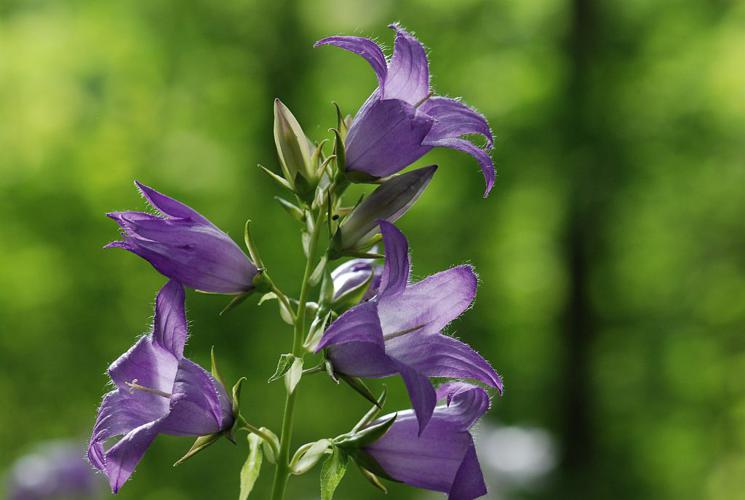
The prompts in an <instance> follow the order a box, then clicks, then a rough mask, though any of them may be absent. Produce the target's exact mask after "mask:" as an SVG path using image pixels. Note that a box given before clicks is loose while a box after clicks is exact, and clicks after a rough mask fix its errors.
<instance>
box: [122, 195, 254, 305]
mask: <svg viewBox="0 0 745 500" xmlns="http://www.w3.org/2000/svg"><path fill="white" fill-rule="evenodd" d="M135 184H136V185H137V188H138V189H139V190H140V192H141V193H142V195H143V196H144V197H145V199H146V200H147V201H148V202H149V203H150V204H151V205H152V206H153V208H155V209H156V210H158V211H159V212H160V213H161V214H162V215H161V216H157V215H153V214H149V213H146V212H113V213H109V214H107V215H108V216H109V217H111V218H112V219H114V220H115V221H116V222H117V223H118V224H119V226H120V227H121V229H122V237H123V240H121V241H115V242H113V243H109V244H108V245H107V248H109V247H116V248H124V249H125V250H129V251H130V252H132V253H134V254H137V255H139V256H140V257H142V258H143V259H145V260H147V261H148V262H150V264H152V265H153V267H154V268H155V269H156V270H157V271H158V272H160V273H161V274H163V275H165V276H167V277H169V278H172V279H175V280H176V281H179V282H180V283H182V284H183V285H184V286H187V287H189V288H194V289H196V290H200V291H204V292H212V293H224V294H241V293H246V292H249V291H251V290H252V289H253V287H254V285H253V279H254V277H255V276H256V274H257V272H258V270H257V269H256V266H255V265H254V264H253V263H252V262H251V261H250V260H249V259H248V257H246V254H244V253H243V251H241V249H240V247H239V246H238V245H237V244H236V243H235V242H234V241H233V240H231V239H230V237H229V236H228V235H227V234H225V233H224V232H222V231H221V230H220V229H218V228H217V226H215V225H214V224H212V223H211V222H210V221H209V220H207V219H206V218H205V217H203V216H202V215H200V214H199V213H198V212H196V211H195V210H193V209H192V208H190V207H188V206H186V205H184V204H183V203H181V202H179V201H176V200H174V199H173V198H170V197H168V196H166V195H164V194H161V193H159V192H158V191H156V190H154V189H152V188H150V187H148V186H145V185H144V184H141V183H139V182H135Z"/></svg>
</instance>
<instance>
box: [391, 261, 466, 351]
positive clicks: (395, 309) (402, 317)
mask: <svg viewBox="0 0 745 500" xmlns="http://www.w3.org/2000/svg"><path fill="white" fill-rule="evenodd" d="M476 285H477V280H476V274H475V273H474V272H473V268H471V266H468V265H462V266H457V267H454V268H452V269H448V270H447V271H442V272H439V273H437V274H433V275H432V276H429V277H428V278H426V279H424V280H422V281H420V282H418V283H414V284H412V285H409V286H407V287H406V290H404V292H403V293H402V294H400V295H398V296H395V297H384V296H382V297H381V298H380V302H379V304H378V312H379V314H380V320H381V324H382V325H383V334H384V336H386V337H390V336H391V335H397V334H399V333H400V332H407V331H410V332H411V333H408V334H407V335H405V336H409V335H428V334H434V333H438V332H439V331H440V330H442V329H443V328H444V327H445V326H446V325H447V324H448V323H450V322H451V321H453V320H454V319H455V318H457V317H458V316H460V315H461V314H462V313H463V311H465V310H466V309H468V307H469V306H470V305H471V303H472V302H473V299H474V297H475V296H476Z"/></svg>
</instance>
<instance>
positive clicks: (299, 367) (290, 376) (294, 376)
mask: <svg viewBox="0 0 745 500" xmlns="http://www.w3.org/2000/svg"><path fill="white" fill-rule="evenodd" d="M302 376H303V358H295V359H294V360H293V362H292V366H291V367H290V369H289V370H287V373H285V388H286V389H287V393H288V394H292V393H293V392H295V386H297V384H298V382H300V378H301V377H302Z"/></svg>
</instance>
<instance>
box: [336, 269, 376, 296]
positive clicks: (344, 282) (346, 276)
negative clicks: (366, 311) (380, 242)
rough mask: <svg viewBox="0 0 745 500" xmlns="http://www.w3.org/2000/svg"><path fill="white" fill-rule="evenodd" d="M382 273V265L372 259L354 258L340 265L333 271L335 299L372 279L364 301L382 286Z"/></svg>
mask: <svg viewBox="0 0 745 500" xmlns="http://www.w3.org/2000/svg"><path fill="white" fill-rule="evenodd" d="M380 273H381V266H379V265H378V264H376V263H375V262H374V261H373V260H372V259H352V260H349V261H347V262H345V263H344V264H342V265H340V266H338V267H337V268H336V269H334V270H333V271H332V272H331V279H332V280H333V282H334V300H337V299H338V298H339V297H342V296H343V295H344V294H345V293H347V292H348V291H350V290H354V289H356V288H357V287H359V286H361V285H362V284H364V283H366V282H367V281H368V280H370V284H369V286H368V288H367V291H366V292H365V295H364V296H363V297H362V301H363V302H364V301H367V300H369V299H371V298H372V297H374V296H375V294H376V293H377V292H378V288H380ZM371 276H372V278H371Z"/></svg>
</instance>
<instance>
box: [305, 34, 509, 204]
mask: <svg viewBox="0 0 745 500" xmlns="http://www.w3.org/2000/svg"><path fill="white" fill-rule="evenodd" d="M390 27H391V28H393V29H394V30H395V31H396V41H395V45H394V48H393V55H392V57H391V58H390V60H387V59H386V57H385V55H384V54H383V51H382V50H381V48H380V46H379V45H378V44H377V43H375V42H374V41H372V40H370V39H369V38H362V37H356V36H332V37H328V38H324V39H322V40H319V41H318V42H316V46H319V45H335V46H337V47H340V48H342V49H345V50H348V51H350V52H353V53H355V54H358V55H360V56H362V57H363V58H364V59H365V60H366V61H367V62H368V63H369V64H370V66H372V69H373V71H374V72H375V75H376V76H377V78H378V87H377V89H376V90H375V91H374V92H373V93H372V95H371V96H370V97H369V98H368V99H367V101H366V102H365V103H364V104H363V105H362V107H361V108H360V110H359V111H358V112H357V115H356V116H355V118H354V120H353V122H352V125H351V127H350V129H349V133H348V135H347V137H346V141H345V145H346V169H347V171H348V172H349V173H357V174H358V176H359V177H360V178H361V179H364V178H365V177H367V178H378V177H385V176H388V175H391V174H393V173H395V172H398V171H400V170H401V169H403V168H405V167H406V166H407V165H410V164H412V163H414V162H415V161H416V160H418V159H419V158H421V157H422V156H424V155H425V154H426V153H427V152H428V151H429V150H431V149H432V148H434V147H445V148H450V149H455V150H458V151H462V152H464V153H468V154H469V155H471V156H473V157H474V158H475V159H476V160H477V161H478V163H479V165H480V167H481V170H482V172H483V174H484V179H485V180H486V190H485V192H484V196H487V195H488V194H489V191H490V190H491V188H492V185H493V184H494V177H495V172H494V163H493V162H492V159H491V157H490V156H489V153H488V152H487V151H489V150H490V149H491V147H492V143H493V137H492V133H491V130H490V129H489V124H488V122H487V121H486V119H485V118H484V116H483V115H481V114H480V113H478V112H477V111H475V110H473V109H471V108H470V107H468V106H466V105H465V104H463V103H462V102H461V101H459V100H456V99H451V98H448V97H441V96H432V91H431V89H430V84H429V62H428V61H427V54H426V52H425V50H424V47H423V46H422V44H421V43H420V42H419V40H417V39H416V38H415V37H414V36H412V35H411V34H410V33H408V32H406V31H405V30H404V29H403V28H401V27H400V26H399V25H397V24H392V25H391V26H390ZM470 134H478V135H481V136H483V137H484V138H485V139H486V145H485V147H484V148H481V147H479V146H477V145H475V144H474V143H472V142H470V141H469V140H467V139H464V138H463V136H464V135H470Z"/></svg>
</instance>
